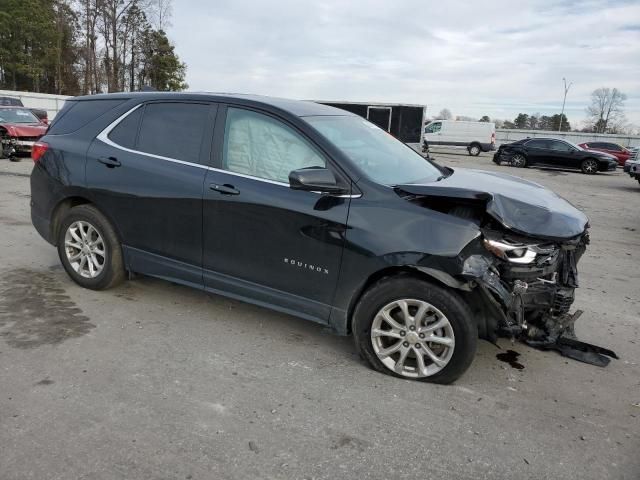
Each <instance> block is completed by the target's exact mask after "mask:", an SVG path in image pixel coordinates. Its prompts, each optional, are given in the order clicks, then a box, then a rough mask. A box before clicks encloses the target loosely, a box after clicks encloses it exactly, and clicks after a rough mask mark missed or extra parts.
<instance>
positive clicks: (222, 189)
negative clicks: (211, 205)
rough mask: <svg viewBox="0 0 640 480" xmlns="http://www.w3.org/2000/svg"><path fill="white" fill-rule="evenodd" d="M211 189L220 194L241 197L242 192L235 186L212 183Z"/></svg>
mask: <svg viewBox="0 0 640 480" xmlns="http://www.w3.org/2000/svg"><path fill="white" fill-rule="evenodd" d="M209 188H210V189H211V190H214V191H216V192H218V193H221V194H222V195H239V194H240V190H238V189H237V188H236V187H234V186H233V185H229V184H228V183H225V184H224V185H219V184H217V183H212V184H210V185H209Z"/></svg>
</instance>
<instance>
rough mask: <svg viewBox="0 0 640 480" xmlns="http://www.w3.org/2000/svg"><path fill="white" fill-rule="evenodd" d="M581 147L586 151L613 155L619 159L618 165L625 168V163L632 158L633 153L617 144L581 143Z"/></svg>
mask: <svg viewBox="0 0 640 480" xmlns="http://www.w3.org/2000/svg"><path fill="white" fill-rule="evenodd" d="M579 146H580V147H582V148H584V149H586V150H597V151H598V152H605V153H608V154H610V155H613V156H614V157H616V159H618V165H620V166H621V167H624V162H626V161H627V160H629V158H630V157H631V152H630V151H629V150H627V149H626V148H624V147H623V146H622V145H618V144H617V143H610V142H588V143H581V144H580V145H579Z"/></svg>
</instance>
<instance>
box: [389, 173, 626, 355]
mask: <svg viewBox="0 0 640 480" xmlns="http://www.w3.org/2000/svg"><path fill="white" fill-rule="evenodd" d="M457 175H458V171H456V176H457ZM478 175H480V179H482V175H486V177H489V178H490V179H491V180H492V184H493V185H492V187H493V188H492V190H493V191H489V189H488V188H487V189H486V190H479V186H482V182H481V181H480V182H479V181H478ZM509 181H510V179H507V178H506V177H504V176H502V175H500V176H498V175H495V176H494V174H490V173H489V172H482V173H481V174H480V172H477V173H476V175H474V185H473V186H470V185H469V186H468V185H466V183H467V178H465V174H464V173H463V175H462V178H460V177H459V178H458V179H457V181H455V182H451V183H450V184H449V186H448V187H449V188H447V182H442V184H439V183H438V184H433V185H428V186H425V185H422V186H415V185H403V186H400V187H397V189H396V191H397V193H398V194H399V195H400V196H402V197H403V198H405V199H406V200H408V201H410V202H412V203H414V204H419V205H421V206H423V207H425V208H429V209H432V210H435V211H439V212H441V213H446V214H448V215H452V216H455V217H458V218H461V219H464V220H467V221H471V222H473V223H475V224H476V225H477V227H478V230H479V233H480V234H479V235H478V237H476V239H474V240H473V241H472V242H471V243H470V244H469V245H467V247H466V248H465V249H464V250H463V251H462V252H461V253H460V255H459V257H458V260H459V262H460V263H459V264H460V271H459V272H457V273H458V275H457V276H458V277H459V278H460V277H462V278H463V279H464V281H465V286H466V288H467V290H468V291H469V293H468V298H469V300H470V303H472V307H473V308H474V310H475V313H476V315H478V319H479V323H483V324H484V325H479V327H481V328H479V330H480V332H481V334H483V336H484V337H485V338H487V339H488V340H490V341H495V340H496V336H498V335H500V336H507V337H510V338H511V339H519V340H521V341H524V342H525V343H527V344H529V345H530V346H533V347H536V348H540V349H544V350H557V351H558V352H560V353H561V354H562V355H565V356H567V357H570V358H573V359H576V360H579V361H582V362H586V363H591V364H594V365H598V366H606V365H607V364H608V363H609V361H610V360H609V357H612V358H617V356H616V354H615V353H614V352H612V351H610V350H607V349H605V348H602V347H597V346H595V345H590V344H586V343H583V342H580V341H579V340H577V338H576V336H575V331H574V323H575V321H576V320H577V319H578V317H579V316H580V315H581V314H582V312H581V311H580V310H577V311H576V312H575V313H570V309H571V306H572V305H573V302H574V299H575V289H576V288H577V287H578V268H577V264H578V262H579V260H580V258H581V257H582V255H583V254H584V252H585V250H586V247H587V245H588V244H589V233H588V220H587V218H586V216H584V215H583V214H582V213H581V212H579V211H578V210H577V209H575V207H573V206H572V205H571V204H569V203H568V202H566V201H565V200H564V199H562V198H560V197H558V196H557V195H555V194H553V192H550V191H549V190H547V189H544V188H543V187H541V186H540V185H537V184H532V183H531V182H526V181H524V180H521V179H517V180H516V181H514V182H511V185H509ZM516 182H517V183H516ZM496 183H497V184H498V185H497V186H496ZM501 184H507V185H508V186H509V187H512V185H513V184H515V185H516V187H517V188H518V190H519V191H518V192H517V193H514V192H513V191H512V190H509V189H506V191H505V189H504V188H500V187H501ZM495 190H499V191H500V192H499V193H497V192H496V191H495ZM527 196H529V199H530V200H528V201H527Z"/></svg>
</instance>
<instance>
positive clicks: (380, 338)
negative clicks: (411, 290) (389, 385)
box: [371, 299, 455, 378]
mask: <svg viewBox="0 0 640 480" xmlns="http://www.w3.org/2000/svg"><path fill="white" fill-rule="evenodd" d="M371 342H372V345H373V350H374V352H375V353H376V355H377V356H378V359H380V361H381V362H382V363H383V364H384V366H385V367H387V368H388V369H389V370H391V371H393V372H395V373H397V374H399V375H402V376H404V377H411V378H420V377H430V376H431V375H434V374H436V373H438V372H439V371H440V370H442V369H443V368H444V367H446V366H447V364H448V363H449V360H451V357H452V356H453V351H454V349H455V335H454V333H453V328H452V327H451V323H449V320H448V319H447V317H446V316H445V315H444V314H443V313H442V312H441V311H440V310H438V309H437V308H435V307H434V306H433V305H431V304H430V303H427V302H425V301H423V300H416V299H402V300H396V301H393V302H391V303H389V304H387V305H385V306H384V307H383V308H382V309H380V311H379V312H378V314H377V315H376V316H375V318H374V320H373V324H372V326H371Z"/></svg>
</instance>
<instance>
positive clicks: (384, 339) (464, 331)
mask: <svg viewBox="0 0 640 480" xmlns="http://www.w3.org/2000/svg"><path fill="white" fill-rule="evenodd" d="M352 331H353V336H354V340H355V344H356V348H357V349H358V351H359V352H360V355H361V356H362V358H364V359H365V360H366V361H367V363H369V365H370V366H371V367H372V368H374V369H375V370H377V371H379V372H382V373H386V374H388V375H393V376H396V377H401V378H406V379H412V380H419V381H425V382H433V383H451V382H453V381H455V380H456V379H457V378H458V377H460V375H462V374H463V373H464V372H465V371H466V370H467V368H469V365H471V362H472V361H473V357H474V355H475V351H476V344H477V340H478V326H477V324H476V322H475V320H474V318H473V314H472V313H471V310H470V308H469V305H468V304H467V302H466V301H465V300H464V299H463V298H462V297H461V296H460V295H459V294H458V293H457V292H456V291H454V290H453V289H451V288H447V287H445V286H440V285H436V284H435V283H432V282H429V281H427V280H426V279H424V278H419V277H417V276H414V275H411V274H409V273H399V274H396V275H393V276H389V277H385V278H383V279H381V280H379V281H378V282H376V283H375V284H374V285H372V286H371V287H370V288H369V289H367V291H365V292H364V294H363V295H362V297H360V300H359V301H358V303H357V305H356V308H355V310H354V312H353V317H352Z"/></svg>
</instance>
